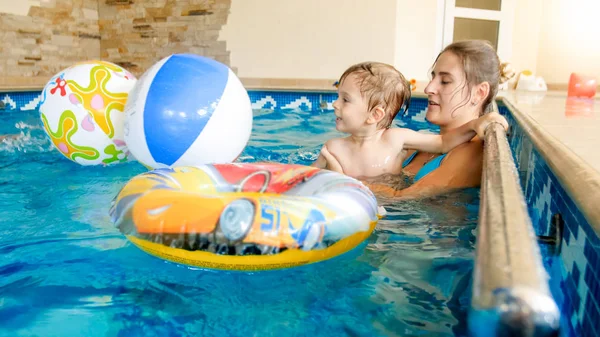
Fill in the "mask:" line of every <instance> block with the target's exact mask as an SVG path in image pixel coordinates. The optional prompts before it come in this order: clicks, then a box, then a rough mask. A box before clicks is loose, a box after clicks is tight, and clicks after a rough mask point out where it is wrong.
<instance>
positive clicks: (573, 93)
mask: <svg viewBox="0 0 600 337" xmlns="http://www.w3.org/2000/svg"><path fill="white" fill-rule="evenodd" d="M596 85H597V84H596V78H595V77H592V76H586V75H581V74H577V73H571V77H570V78H569V90H568V93H567V96H569V97H588V98H593V97H594V96H595V95H596Z"/></svg>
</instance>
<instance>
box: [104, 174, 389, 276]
mask: <svg viewBox="0 0 600 337" xmlns="http://www.w3.org/2000/svg"><path fill="white" fill-rule="evenodd" d="M377 210H378V208H377V201H376V199H375V197H374V195H373V194H372V193H371V191H370V190H369V189H368V188H367V187H365V186H364V185H363V184H362V183H361V182H359V181H358V180H355V179H353V178H350V177H348V176H345V175H342V174H339V173H335V172H332V171H327V170H320V169H318V168H315V167H309V166H301V165H284V164H215V165H204V166H197V167H196V166H195V167H178V168H174V169H156V170H153V171H150V172H147V173H143V174H140V175H138V176H136V177H134V178H132V179H131V180H130V181H129V182H128V183H127V184H126V185H125V186H124V187H123V188H122V190H121V191H120V192H119V193H118V195H117V196H116V197H115V200H114V201H113V204H112V205H111V208H110V215H111V219H112V221H113V223H114V225H115V226H116V227H117V228H119V230H120V231H121V232H122V233H123V234H125V235H126V236H127V238H128V239H129V240H130V241H131V242H133V243H134V244H135V245H136V246H138V247H139V248H141V249H142V250H144V251H145V252H147V253H149V254H151V255H154V256H157V257H159V258H163V259H165V260H168V261H171V262H175V263H180V264H185V265H190V266H195V267H202V268H211V269H222V270H268V269H281V268H289V267H294V266H298V265H304V264H309V263H313V262H317V261H322V260H326V259H330V258H332V257H334V256H337V255H340V254H342V253H345V252H347V251H349V250H351V249H352V248H354V247H356V246H358V245H359V244H360V243H361V242H362V241H364V240H365V239H366V238H367V237H368V236H369V235H370V234H371V232H372V231H373V229H374V228H375V224H376V222H377V220H378V214H377V212H378V211H377Z"/></svg>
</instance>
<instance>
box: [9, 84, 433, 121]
mask: <svg viewBox="0 0 600 337" xmlns="http://www.w3.org/2000/svg"><path fill="white" fill-rule="evenodd" d="M248 94H249V96H250V101H251V103H252V108H253V109H275V108H277V109H283V110H285V109H299V110H303V111H333V102H334V101H335V100H336V99H337V93H335V92H306V93H300V92H288V91H264V90H249V91H248ZM40 98H41V93H40V91H28V92H9V93H7V92H4V93H2V92H0V102H3V103H4V106H5V109H6V110H22V111H27V110H36V109H37V108H39V104H40ZM426 109H427V100H425V99H421V98H413V99H412V101H411V105H410V108H409V110H408V111H407V112H406V113H405V114H404V115H403V116H399V117H400V118H398V122H400V124H402V121H403V120H405V119H406V118H410V119H412V121H413V122H423V123H426V122H425V110H426Z"/></svg>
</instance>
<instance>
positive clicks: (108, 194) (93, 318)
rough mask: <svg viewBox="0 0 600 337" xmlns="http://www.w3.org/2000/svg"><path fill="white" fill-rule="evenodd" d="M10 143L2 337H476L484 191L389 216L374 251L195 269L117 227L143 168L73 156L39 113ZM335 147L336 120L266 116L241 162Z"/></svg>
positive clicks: (287, 158) (2, 116) (369, 245)
mask: <svg viewBox="0 0 600 337" xmlns="http://www.w3.org/2000/svg"><path fill="white" fill-rule="evenodd" d="M397 123H398V124H404V122H402V121H399V122H397ZM409 126H410V125H409ZM419 126H422V124H420V125H419ZM7 133H18V134H19V136H18V137H17V138H16V139H8V140H4V141H0V256H1V259H0V335H1V336H39V337H41V336H61V337H67V336H102V337H106V336H127V337H134V336H145V337H148V336H261V337H266V336H311V337H318V336H423V335H427V336H455V335H457V336H461V335H466V312H467V307H468V304H469V300H470V291H471V288H470V287H471V285H470V282H471V271H472V268H473V254H474V233H475V226H476V221H477V212H478V204H479V191H478V190H477V189H471V190H465V191H463V192H460V193H454V194H449V195H445V196H442V197H436V198H431V199H427V200H423V201H407V202H398V203H394V204H392V205H389V206H386V208H387V210H388V216H387V218H385V219H383V220H381V221H380V222H379V224H378V227H377V229H376V230H375V231H374V233H373V234H372V235H371V237H370V238H369V239H368V240H367V241H366V242H364V243H363V244H362V245H360V246H359V247H357V248H356V249H354V250H352V251H351V252H348V253H346V254H344V255H342V256H339V257H337V258H334V259H331V260H328V261H324V262H321V263H316V264H312V265H308V266H302V267H297V268H294V269H288V270H279V271H268V272H258V273H242V272H223V271H210V270H201V269H192V268H188V267H184V266H180V265H176V264H173V263H169V262H165V261H163V260H161V259H158V258H155V257H153V256H150V255H148V254H146V253H144V252H142V251H141V250H139V249H138V248H136V247H135V246H133V245H132V244H131V243H129V242H128V241H127V240H126V239H125V238H124V237H123V236H122V235H121V234H120V233H119V231H118V230H117V229H115V228H113V227H112V226H111V222H110V219H109V216H108V209H109V207H110V202H111V200H112V199H113V197H114V196H115V194H116V193H117V192H118V191H119V189H120V188H121V187H122V186H123V184H125V183H126V182H127V181H128V180H129V179H130V178H132V177H133V176H135V175H137V174H139V173H141V172H144V171H145V169H144V168H143V167H142V166H141V165H139V164H137V163H128V164H123V165H120V166H113V167H105V168H103V167H84V166H79V165H77V164H75V163H72V162H70V161H68V160H67V159H64V158H63V157H62V156H61V155H60V154H59V153H58V152H57V151H56V150H54V149H53V148H52V146H51V144H50V142H49V140H48V139H47V138H46V136H45V134H44V132H43V130H42V129H41V122H40V119H39V116H38V114H37V112H1V113H0V134H7ZM333 136H338V134H337V132H336V131H335V127H334V117H333V114H332V113H331V112H303V111H292V110H290V111H281V110H275V111H273V110H256V111H255V120H254V129H253V133H252V138H251V140H250V142H249V144H248V147H247V148H246V149H245V151H244V153H243V155H242V156H241V158H240V159H241V161H245V162H253V161H275V162H282V163H300V164H309V163H311V162H312V161H313V160H315V159H316V156H317V154H318V152H319V150H320V147H321V145H322V144H323V142H324V141H325V140H326V139H328V138H330V137H333Z"/></svg>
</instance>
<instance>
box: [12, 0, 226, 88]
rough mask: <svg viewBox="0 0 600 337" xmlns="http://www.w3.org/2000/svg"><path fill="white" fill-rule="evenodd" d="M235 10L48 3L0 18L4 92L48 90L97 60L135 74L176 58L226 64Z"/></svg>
mask: <svg viewBox="0 0 600 337" xmlns="http://www.w3.org/2000/svg"><path fill="white" fill-rule="evenodd" d="M15 1H20V0H15ZM230 6H231V0H46V1H41V2H40V6H32V7H31V8H30V10H29V13H28V15H27V16H24V15H15V14H3V13H0V41H2V44H1V45H0V87H1V88H15V87H20V86H30V87H31V86H33V87H35V86H38V87H39V86H43V85H44V84H45V83H46V81H47V80H48V79H49V78H50V77H51V76H52V75H54V74H55V73H57V72H58V71H60V70H61V69H64V68H66V67H68V66H70V65H72V64H73V63H75V62H78V61H83V60H89V59H99V58H101V59H103V60H106V61H110V62H114V63H117V64H120V65H121V66H123V67H125V68H127V69H128V70H129V71H131V72H132V73H134V74H135V75H137V76H139V75H141V74H142V73H143V72H144V71H145V70H146V69H147V68H148V67H150V66H151V65H152V64H154V63H155V62H157V61H158V60H160V59H161V58H163V57H165V56H168V55H171V54H174V53H194V54H199V55H203V56H207V57H210V58H213V59H215V60H217V61H220V62H222V63H224V64H226V65H229V64H230V62H229V51H227V48H226V44H225V41H219V40H218V39H219V32H220V30H221V27H222V26H223V25H224V24H225V23H226V22H227V16H228V14H229V9H230ZM234 70H235V69H234Z"/></svg>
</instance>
